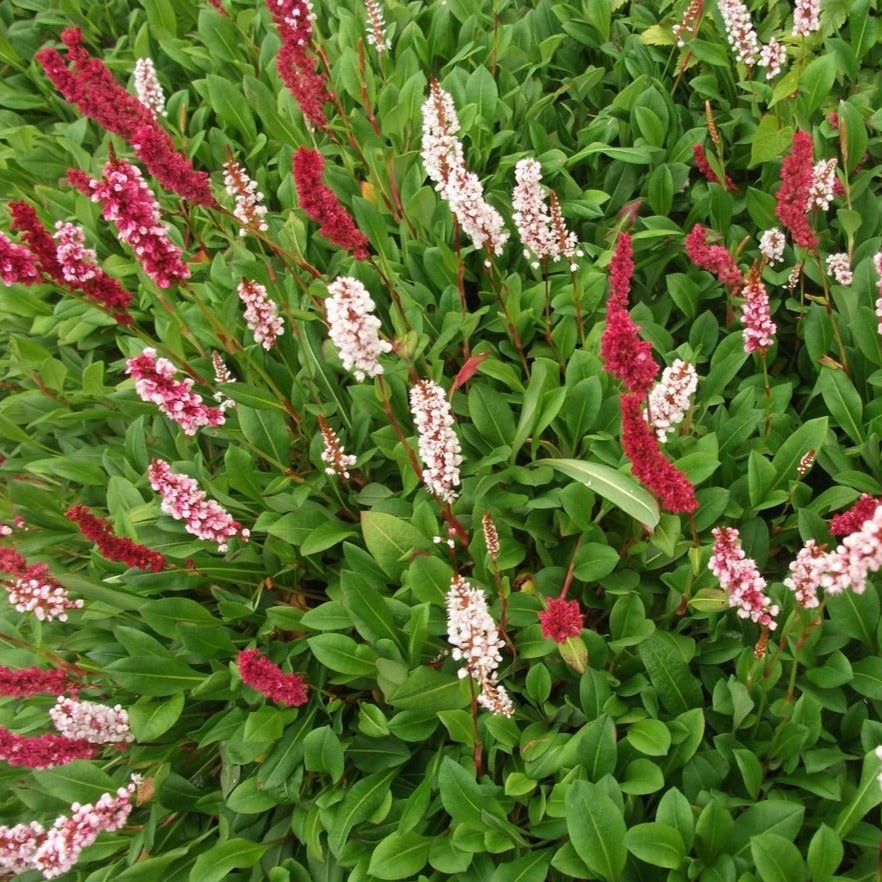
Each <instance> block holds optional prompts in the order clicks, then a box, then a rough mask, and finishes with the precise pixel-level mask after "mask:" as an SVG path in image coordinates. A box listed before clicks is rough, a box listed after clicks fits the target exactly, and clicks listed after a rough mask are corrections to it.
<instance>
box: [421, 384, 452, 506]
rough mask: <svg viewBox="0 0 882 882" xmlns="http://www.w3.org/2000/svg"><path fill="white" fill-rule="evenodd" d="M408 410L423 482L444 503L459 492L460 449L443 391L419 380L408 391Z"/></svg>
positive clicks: (436, 385)
mask: <svg viewBox="0 0 882 882" xmlns="http://www.w3.org/2000/svg"><path fill="white" fill-rule="evenodd" d="M410 410H411V413H412V414H413V421H414V423H415V424H416V428H417V432H418V433H419V448H420V458H421V459H422V461H423V463H425V468H424V469H423V470H422V472H423V483H424V484H425V485H426V487H428V488H429V490H430V492H431V493H433V494H434V495H435V496H437V497H438V498H439V499H442V500H443V501H444V502H453V501H454V500H455V499H456V497H457V496H458V495H459V490H458V489H457V488H458V487H459V485H460V476H459V467H460V465H461V464H462V448H461V447H460V443H459V438H457V436H456V432H454V431H453V426H454V419H453V414H452V412H451V410H450V402H449V401H448V400H447V396H446V395H445V394H444V390H443V389H442V388H441V387H440V386H439V385H438V384H437V383H435V382H433V381H432V380H420V382H419V383H417V384H416V385H415V386H414V387H413V388H412V389H411V390H410Z"/></svg>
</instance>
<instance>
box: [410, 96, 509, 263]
mask: <svg viewBox="0 0 882 882" xmlns="http://www.w3.org/2000/svg"><path fill="white" fill-rule="evenodd" d="M422 113H423V136H422V143H421V148H420V155H421V156H422V160H423V165H424V166H425V169H426V173H427V174H428V175H429V177H430V178H431V179H432V180H433V181H434V183H435V189H436V190H437V191H438V193H439V194H440V195H441V198H442V199H443V200H444V201H445V202H446V203H447V204H448V205H449V206H450V210H451V212H452V213H453V216H454V217H455V218H456V220H457V222H458V223H459V225H460V227H462V229H463V232H465V234H466V235H467V236H469V237H470V238H471V240H472V241H473V242H474V243H475V247H476V248H479V249H480V248H484V249H485V250H486V254H487V257H486V259H485V264H486V265H487V266H489V265H490V258H489V255H490V254H497V255H498V254H502V249H503V247H504V246H505V243H506V242H507V241H508V231H507V230H506V229H505V222H504V221H503V219H502V215H501V214H499V212H498V211H497V210H496V209H495V208H493V206H491V205H490V204H489V203H488V202H487V201H486V200H485V199H484V188H483V187H482V186H481V182H480V181H479V180H478V176H477V175H475V174H473V173H472V172H470V171H468V169H467V168H466V165H465V159H464V157H463V149H462V144H461V143H460V141H459V138H458V137H457V132H458V131H459V128H460V125H459V117H458V116H457V114H456V108H455V107H454V104H453V98H452V97H451V96H450V94H449V93H448V92H445V91H444V89H442V88H441V86H440V84H439V83H438V81H437V80H436V79H434V78H433V79H432V81H431V83H430V85H429V96H428V98H426V100H425V102H424V103H423V108H422Z"/></svg>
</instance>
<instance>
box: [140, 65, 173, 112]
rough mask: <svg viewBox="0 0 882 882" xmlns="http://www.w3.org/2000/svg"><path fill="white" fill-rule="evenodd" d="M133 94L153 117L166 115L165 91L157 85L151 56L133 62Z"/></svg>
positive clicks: (157, 79) (157, 81)
mask: <svg viewBox="0 0 882 882" xmlns="http://www.w3.org/2000/svg"><path fill="white" fill-rule="evenodd" d="M135 94H136V95H137V96H138V100H139V101H140V102H141V103H142V104H143V105H144V106H145V107H146V108H147V109H148V110H149V111H150V112H151V113H152V114H153V116H154V117H157V116H166V112H165V93H164V92H163V91H162V86H160V85H159V78H158V77H157V76H156V68H155V67H154V66H153V59H152V58H139V59H138V60H137V61H136V62H135Z"/></svg>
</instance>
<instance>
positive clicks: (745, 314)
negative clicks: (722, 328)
mask: <svg viewBox="0 0 882 882" xmlns="http://www.w3.org/2000/svg"><path fill="white" fill-rule="evenodd" d="M741 296H742V297H743V298H744V303H743V304H742V306H741V321H742V323H743V325H744V330H743V331H742V335H743V337H744V351H745V352H747V353H748V354H749V353H751V352H765V350H766V349H768V348H769V347H770V346H773V345H774V343H775V331H776V330H777V327H776V326H775V323H774V322H773V321H772V316H771V313H770V312H769V295H768V294H767V293H766V286H765V285H764V284H763V283H762V279H760V277H759V272H758V271H757V269H756V268H755V267H754V268H753V269H752V270H751V271H750V273H748V276H747V280H746V282H745V285H744V288H743V289H742V290H741Z"/></svg>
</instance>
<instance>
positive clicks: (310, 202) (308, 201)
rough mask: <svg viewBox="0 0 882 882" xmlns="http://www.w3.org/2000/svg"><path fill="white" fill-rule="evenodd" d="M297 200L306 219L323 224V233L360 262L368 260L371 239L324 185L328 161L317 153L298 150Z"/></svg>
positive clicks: (296, 169) (296, 165) (294, 169)
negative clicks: (326, 162) (323, 178)
mask: <svg viewBox="0 0 882 882" xmlns="http://www.w3.org/2000/svg"><path fill="white" fill-rule="evenodd" d="M291 167H292V169H293V171H294V184H295V186H296V187H297V200H298V201H299V202H300V207H301V208H302V209H303V211H304V213H305V214H306V216H307V217H308V218H309V219H310V220H313V221H315V222H316V223H317V224H319V226H320V229H319V232H320V233H321V234H322V235H323V236H324V237H325V238H326V239H330V241H331V242H333V243H334V244H335V245H339V246H340V247H341V248H343V249H345V250H346V251H348V252H350V253H351V254H352V256H353V257H354V258H355V259H356V260H367V258H368V256H369V252H368V244H369V243H368V240H367V237H366V236H365V235H364V233H362V232H361V231H360V230H359V229H358V227H357V226H356V225H355V221H354V220H353V219H352V216H351V215H350V214H349V212H348V211H347V210H346V209H345V208H344V207H343V206H342V205H341V204H340V200H339V199H338V198H337V196H336V194H335V193H334V191H333V190H331V189H330V188H329V187H326V186H325V185H324V183H322V173H323V171H324V167H325V160H324V158H323V157H322V155H321V153H319V152H318V151H317V150H309V149H308V148H306V147H298V148H297V152H296V153H295V154H294V158H293V160H292V162H291Z"/></svg>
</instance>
